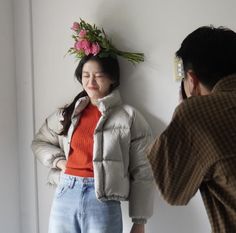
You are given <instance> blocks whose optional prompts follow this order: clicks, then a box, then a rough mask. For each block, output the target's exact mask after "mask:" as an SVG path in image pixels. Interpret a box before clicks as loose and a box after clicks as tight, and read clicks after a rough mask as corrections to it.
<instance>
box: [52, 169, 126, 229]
mask: <svg viewBox="0 0 236 233" xmlns="http://www.w3.org/2000/svg"><path fill="white" fill-rule="evenodd" d="M48 232H49V233H122V214H121V206H120V202H119V201H104V202H102V201H99V200H98V199H97V198H96V196H95V191H94V178H83V177H76V176H70V175H66V174H63V175H61V178H60V184H59V185H58V187H57V189H56V192H55V196H54V200H53V204H52V208H51V214H50V221H49V231H48Z"/></svg>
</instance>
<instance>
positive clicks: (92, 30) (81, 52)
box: [68, 19, 144, 64]
mask: <svg viewBox="0 0 236 233" xmlns="http://www.w3.org/2000/svg"><path fill="white" fill-rule="evenodd" d="M71 29H72V30H73V31H74V34H73V35H72V37H73V39H74V40H75V43H74V46H73V47H71V48H70V49H69V50H68V53H69V54H72V55H75V57H76V58H77V59H81V58H83V57H84V56H88V55H94V56H96V55H98V56H99V57H108V56H113V57H114V56H121V57H123V58H126V59H127V60H128V61H130V62H132V63H133V64H135V63H139V62H143V61H144V54H143V53H132V52H124V51H121V50H119V49H117V48H116V47H115V46H114V45H113V44H112V43H111V41H110V40H109V39H108V38H107V35H106V33H105V31H104V30H103V28H102V29H101V30H100V29H98V28H97V27H96V25H93V26H92V25H90V24H89V23H86V22H85V21H84V20H82V19H80V22H79V23H78V22H74V23H73V26H72V28H71Z"/></svg>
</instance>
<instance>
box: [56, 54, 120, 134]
mask: <svg viewBox="0 0 236 233" xmlns="http://www.w3.org/2000/svg"><path fill="white" fill-rule="evenodd" d="M88 61H96V62H97V63H98V64H99V65H100V66H101V68H102V72H104V73H105V74H107V75H108V77H109V78H110V79H111V80H112V81H113V84H112V85H111V89H110V92H111V91H112V90H114V89H115V88H117V87H118V86H119V85H120V67H119V62H118V60H117V58H116V57H110V56H109V57H103V58H100V57H98V56H93V55H89V56H85V57H83V58H82V59H81V60H80V62H79V64H78V66H77V68H76V70H75V77H76V79H77V80H78V81H79V82H80V83H81V84H82V71H83V66H84V64H85V63H86V62H88ZM87 95H88V94H87V93H86V91H85V90H83V91H81V92H80V93H79V94H78V95H77V96H76V97H75V98H74V100H73V101H72V103H70V104H69V105H66V106H65V107H64V108H62V115H63V118H64V119H63V121H61V124H62V126H63V129H62V131H61V133H60V134H59V135H64V136H66V135H67V133H68V129H69V127H70V124H71V115H72V113H73V111H74V108H75V103H76V102H77V100H78V99H80V98H82V97H84V96H87Z"/></svg>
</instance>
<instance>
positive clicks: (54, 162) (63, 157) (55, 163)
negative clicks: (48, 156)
mask: <svg viewBox="0 0 236 233" xmlns="http://www.w3.org/2000/svg"><path fill="white" fill-rule="evenodd" d="M60 160H66V158H65V156H60V157H57V158H55V159H54V160H53V163H52V168H58V167H57V163H58V162H59V161H60Z"/></svg>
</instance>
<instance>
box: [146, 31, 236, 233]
mask: <svg viewBox="0 0 236 233" xmlns="http://www.w3.org/2000/svg"><path fill="white" fill-rule="evenodd" d="M176 56H177V58H178V59H179V64H178V67H179V69H180V70H179V72H180V74H181V73H182V74H183V80H182V87H183V90H182V93H183V97H186V98H183V101H182V103H180V104H179V106H177V108H176V109H175V112H174V115H173V118H172V120H171V122H170V124H169V125H168V127H167V128H166V130H165V131H164V132H163V133H162V134H161V136H160V137H159V138H158V139H156V140H155V142H154V144H153V146H152V147H151V150H150V153H149V155H148V159H149V161H150V163H151V166H152V169H153V173H154V179H155V181H156V184H157V186H158V188H159V190H160V192H161V194H162V196H163V198H164V199H165V200H166V201H167V202H168V203H170V204H171V205H186V204H187V203H188V202H189V200H190V199H191V198H192V197H193V196H194V194H195V193H196V192H197V191H198V189H199V190H200V192H201V195H202V198H203V201H204V204H205V207H206V210H207V214H208V216H209V220H210V223H211V227H212V232H214V233H226V232H227V233H232V232H236V33H235V32H234V31H232V30H230V29H227V28H223V27H220V28H214V27H208V26H204V27H200V28H198V29H196V30H195V31H193V32H192V33H190V34H189V35H188V36H187V37H186V38H185V39H184V40H183V42H182V44H181V47H180V49H179V50H178V51H177V52H176ZM181 67H182V68H181ZM181 70H182V71H181Z"/></svg>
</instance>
